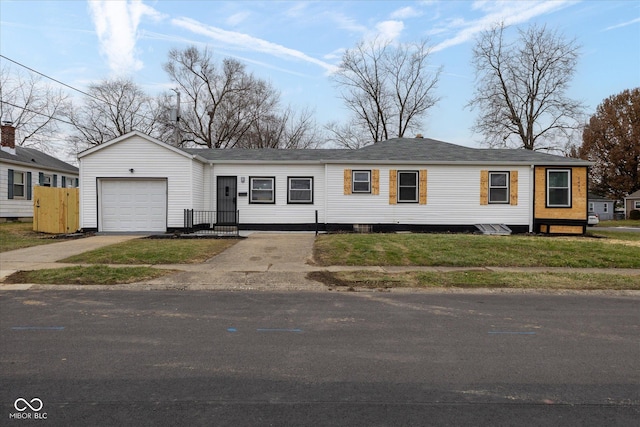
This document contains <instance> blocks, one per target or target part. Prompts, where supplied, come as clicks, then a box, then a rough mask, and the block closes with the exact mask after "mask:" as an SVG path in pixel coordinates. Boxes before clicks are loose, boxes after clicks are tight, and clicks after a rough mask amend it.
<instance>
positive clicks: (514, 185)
mask: <svg viewBox="0 0 640 427" xmlns="http://www.w3.org/2000/svg"><path fill="white" fill-rule="evenodd" d="M509 175H510V176H511V179H510V181H511V182H510V183H509V191H510V195H509V203H510V204H511V205H513V206H516V205H517V204H518V171H511V173H510V174H509Z"/></svg>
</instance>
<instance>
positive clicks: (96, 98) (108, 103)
mask: <svg viewBox="0 0 640 427" xmlns="http://www.w3.org/2000/svg"><path fill="white" fill-rule="evenodd" d="M0 58H3V59H6V60H7V61H9V62H13V63H14V64H16V65H18V66H20V67H23V68H25V69H27V70H29V71H31V72H32V73H35V74H38V75H39V76H42V77H44V78H46V79H49V80H52V81H54V82H56V83H58V84H60V85H62V86H64V87H67V88H69V89H71V90H74V91H76V92H79V93H81V94H83V95H85V96H88V97H89V98H92V99H95V100H96V101H99V102H103V103H105V104H107V105H109V106H111V107H113V108H116V109H118V108H119V107H118V106H117V105H114V104H111V103H110V102H108V101H107V100H105V99H100V98H98V97H96V96H94V95H91V94H90V93H87V92H85V91H83V90H80V89H77V88H75V87H73V86H71V85H68V84H66V83H64V82H61V81H60V80H57V79H54V78H53V77H51V76H48V75H46V74H44V73H41V72H40V71H38V70H35V69H33V68H31V67H29V66H27V65H24V64H22V63H20V62H18V61H16V60H13V59H11V58H8V57H6V56H4V55H2V54H0ZM3 102H4V101H3ZM7 104H9V103H7ZM9 105H11V104H9ZM13 106H14V107H16V108H22V109H25V108H24V107H20V106H17V105H13ZM26 111H29V110H26ZM30 112H32V113H36V114H40V115H44V114H41V113H37V112H35V111H30ZM133 114H134V115H136V116H138V117H142V118H144V119H147V120H152V121H156V120H157V119H154V118H152V117H148V116H146V115H144V114H140V113H133ZM51 118H54V117H51ZM57 120H60V121H62V122H65V121H64V120H61V119H57ZM65 123H69V122H65ZM162 123H163V124H165V125H171V124H173V122H169V123H166V122H162ZM69 124H71V125H73V126H76V125H74V124H73V123H69ZM85 129H86V128H85ZM87 130H88V129H87Z"/></svg>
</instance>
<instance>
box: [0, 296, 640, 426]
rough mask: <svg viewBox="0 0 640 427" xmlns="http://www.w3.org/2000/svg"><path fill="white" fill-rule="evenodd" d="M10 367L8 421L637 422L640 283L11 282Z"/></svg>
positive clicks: (5, 361)
mask: <svg viewBox="0 0 640 427" xmlns="http://www.w3.org/2000/svg"><path fill="white" fill-rule="evenodd" d="M0 368H1V371H0V402H1V403H2V406H1V407H0V425H32V424H36V425H65V426H69V425H79V426H94V425H100V426H109V425H120V426H127V425H136V426H140V425H192V426H193V425H212V426H227V425H228V426H245V425H248V426H251V425H260V426H262V425H274V426H285V425H313V426H321V425H359V426H360V425H361V426H397V425H398V426H399V425H474V426H478V425H492V426H500V425H514V426H516V425H517V426H528V425H536V426H537V425H540V426H546V425H554V426H558V425H562V426H565V425H581V426H584V425H589V426H590V425H597V426H604V425H607V426H611V425H630V426H631V425H634V426H637V425H638V424H637V422H638V419H640V297H635V296H593V295H539V294H530V295H523V294H506V293H497V294H490V293H487V294H437V293H434V294H431V293H411V294H408V293H407V294H403V293H373V292H372V293H331V292H324V293H320V292H318V293H304V292H297V293H259V292H236V293H234V292H198V291H190V292H179V291H175V292H174V291H157V292H156V291H144V292H138V291H114V292H102V291H60V292H59V291H42V292H39V291H26V292H25V291H5V292H2V293H0ZM38 399H39V400H38ZM40 402H41V403H40ZM27 403H28V404H29V406H27ZM18 417H22V418H20V419H17V418H18ZM27 417H29V418H28V419H27ZM44 417H46V420H44V419H42V418H44ZM35 418H38V419H35Z"/></svg>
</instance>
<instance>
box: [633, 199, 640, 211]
mask: <svg viewBox="0 0 640 427" xmlns="http://www.w3.org/2000/svg"><path fill="white" fill-rule="evenodd" d="M633 205H634V207H633V208H634V209H640V201H638V200H636V201H635V202H633Z"/></svg>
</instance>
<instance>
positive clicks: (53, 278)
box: [3, 265, 174, 285]
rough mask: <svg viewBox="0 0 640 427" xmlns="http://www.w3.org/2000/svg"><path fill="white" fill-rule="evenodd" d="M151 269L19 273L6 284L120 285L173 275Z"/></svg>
mask: <svg viewBox="0 0 640 427" xmlns="http://www.w3.org/2000/svg"><path fill="white" fill-rule="evenodd" d="M173 272H174V271H172V270H159V269H155V268H151V267H115V268H114V267H108V266H105V265H92V266H74V267H64V268H50V269H45V270H34V271H18V272H16V273H13V274H11V275H10V276H8V277H6V278H5V279H4V281H3V282H4V283H34V284H52V285H118V284H128V283H135V282H141V281H144V280H151V279H155V278H157V277H161V276H164V275H166V274H169V273H173Z"/></svg>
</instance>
